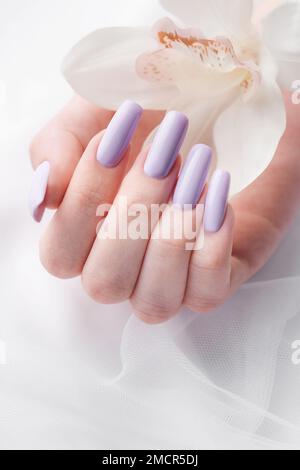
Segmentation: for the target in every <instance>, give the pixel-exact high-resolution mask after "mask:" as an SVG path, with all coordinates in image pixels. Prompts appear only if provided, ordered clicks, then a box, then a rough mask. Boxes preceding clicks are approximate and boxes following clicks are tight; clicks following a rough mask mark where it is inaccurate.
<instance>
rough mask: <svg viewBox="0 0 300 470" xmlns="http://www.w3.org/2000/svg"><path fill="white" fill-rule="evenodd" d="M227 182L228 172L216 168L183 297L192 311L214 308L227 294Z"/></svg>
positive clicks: (229, 228)
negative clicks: (200, 238) (202, 227)
mask: <svg viewBox="0 0 300 470" xmlns="http://www.w3.org/2000/svg"><path fill="white" fill-rule="evenodd" d="M229 185H230V176H229V174H228V173H226V172H221V171H217V172H216V173H215V174H214V176H213V178H212V180H211V183H210V186H209V189H208V193H207V199H206V205H205V215H204V229H205V233H204V239H203V241H202V243H201V244H200V243H199V246H198V247H197V249H195V251H194V253H193V255H192V258H191V262H190V267H189V276H188V283H187V289H186V294H185V300H184V303H185V304H186V305H187V306H188V307H189V308H190V309H191V310H192V311H195V312H208V311H210V310H212V309H215V308H216V307H217V306H219V305H220V304H221V303H222V302H224V301H225V299H226V298H227V296H228V295H229V291H230V274H231V254H232V245H233V229H234V214H233V210H232V208H231V207H230V206H228V207H227V198H228V192H229ZM225 214H226V215H225ZM224 216H225V219H224Z"/></svg>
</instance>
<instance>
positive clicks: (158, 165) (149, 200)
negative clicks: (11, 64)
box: [31, 97, 300, 323]
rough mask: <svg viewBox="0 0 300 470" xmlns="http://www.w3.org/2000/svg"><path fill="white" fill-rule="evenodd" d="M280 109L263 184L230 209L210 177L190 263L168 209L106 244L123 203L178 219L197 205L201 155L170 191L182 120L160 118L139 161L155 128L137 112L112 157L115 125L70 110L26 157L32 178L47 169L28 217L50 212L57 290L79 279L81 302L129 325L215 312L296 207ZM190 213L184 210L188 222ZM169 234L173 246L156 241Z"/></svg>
mask: <svg viewBox="0 0 300 470" xmlns="http://www.w3.org/2000/svg"><path fill="white" fill-rule="evenodd" d="M287 109H288V128H287V132H286V134H285V136H284V138H283V139H282V142H281V144H280V146H279V148H278V151H277V154H276V156H275V158H274V160H273V162H272V163H271V165H270V166H269V168H268V169H267V170H266V171H265V173H264V174H263V175H261V176H260V177H259V178H258V179H257V180H256V181H255V182H254V183H253V184H252V185H251V186H250V187H249V188H247V189H246V190H245V191H243V192H242V193H240V194H239V195H238V196H236V197H235V198H234V199H233V200H232V203H231V206H229V207H228V208H227V193H228V189H229V176H228V174H227V173H225V172H220V171H218V172H217V173H216V174H215V175H214V177H213V179H212V181H211V183H210V185H209V186H208V187H206V189H205V191H203V194H202V201H204V198H205V195H206V209H205V216H204V227H205V236H204V242H203V244H202V245H201V247H200V245H199V237H198V241H197V242H196V248H197V249H194V250H193V251H191V250H190V249H187V246H190V244H189V243H188V242H189V240H187V239H186V237H185V234H182V237H179V238H176V237H175V236H174V227H173V233H172V230H171V231H169V229H170V220H171V219H170V214H171V213H173V209H172V205H169V206H167V207H166V208H165V210H164V212H163V214H162V216H161V218H160V219H159V220H156V222H157V223H156V224H154V223H153V220H150V223H149V224H148V232H147V234H146V236H145V237H144V238H143V239H141V238H140V239H133V238H132V237H131V238H130V237H128V236H127V237H124V239H120V237H116V238H112V237H106V236H104V233H112V232H113V230H114V226H115V225H116V218H115V215H116V214H117V215H118V219H117V220H121V219H120V217H121V218H122V217H123V216H124V217H127V216H128V214H127V213H126V214H125V208H124V206H123V202H122V201H124V199H126V200H127V201H128V203H129V206H132V205H133V204H139V205H142V206H143V207H146V208H147V209H148V210H149V208H150V207H152V206H153V205H155V204H156V205H159V204H162V203H167V202H168V201H169V200H170V199H173V200H174V202H176V203H177V206H178V207H177V208H176V210H175V213H176V214H177V216H178V214H183V213H185V214H187V213H189V211H187V212H185V211H186V208H185V210H184V208H183V207H182V206H183V205H184V204H192V205H193V206H195V204H197V202H198V201H199V198H200V196H201V192H202V190H203V189H204V182H205V177H206V175H207V172H208V166H209V159H210V156H209V150H208V149H207V147H204V146H199V147H197V148H196V149H194V150H193V152H192V154H191V156H190V158H189V159H188V161H187V164H186V166H185V169H184V171H183V172H182V173H181V175H180V177H179V180H178V181H177V178H178V173H179V168H180V163H179V161H178V159H177V160H176V157H177V153H178V149H179V147H180V144H181V143H182V139H183V137H184V133H185V122H184V118H183V116H182V115H179V114H177V113H175V114H174V113H173V114H172V116H171V117H169V118H168V117H167V118H166V120H165V121H164V125H163V126H162V129H161V131H160V132H159V135H158V137H157V138H156V139H155V140H156V142H154V144H153V146H152V148H151V149H146V150H143V151H142V152H141V153H139V152H140V149H141V146H142V144H143V142H144V140H145V138H146V136H147V135H148V134H149V133H150V132H151V130H152V129H153V128H154V127H156V126H157V125H158V124H159V123H160V121H161V119H162V117H163V114H162V113H158V112H145V113H144V115H143V117H142V118H141V121H140V123H139V126H138V129H137V132H136V134H135V136H134V138H133V140H132V143H131V147H130V148H129V149H128V150H127V151H124V149H123V151H122V152H121V153H120V152H117V155H116V149H117V148H118V146H119V147H120V145H119V143H118V142H115V141H114V139H112V138H111V137H110V135H111V132H110V133H109V130H108V131H106V132H105V133H103V132H101V131H102V129H105V128H106V127H108V126H109V122H110V120H111V118H112V116H113V114H112V113H110V112H108V111H99V110H98V109H97V108H94V107H93V106H91V105H89V104H88V103H86V102H85V101H83V100H82V99H80V98H75V99H74V100H73V101H72V103H71V104H70V105H68V106H67V108H66V109H64V110H63V111H62V112H61V113H60V114H59V115H58V117H56V118H55V119H54V120H53V121H52V122H51V123H50V124H49V125H48V126H47V128H46V129H44V130H43V131H42V132H41V133H40V134H39V135H38V136H37V137H36V138H35V140H34V142H33V144H32V148H31V155H32V161H33V165H34V167H35V168H37V167H38V166H39V165H40V164H42V163H43V162H45V161H47V162H49V164H50V173H49V180H48V181H47V182H48V184H47V191H46V193H45V194H43V191H42V194H41V191H40V192H38V193H39V194H38V196H39V198H40V199H39V198H36V194H37V191H36V184H37V181H36V184H35V192H34V194H33V195H32V200H31V204H32V211H33V214H35V215H36V218H39V216H40V215H41V213H42V211H43V208H44V207H49V208H55V209H58V210H57V212H56V214H55V216H54V218H53V219H52V221H51V223H50V225H49V227H48V229H47V231H46V233H45V235H44V237H43V239H42V241H41V249H40V250H41V259H42V262H43V264H44V266H45V267H46V269H47V270H48V271H49V272H50V273H52V274H54V275H55V276H58V277H61V278H70V277H74V276H77V275H82V281H83V286H84V288H85V289H86V291H87V293H88V294H89V295H90V296H91V297H92V298H93V299H94V300H96V301H98V302H100V303H116V302H121V301H123V300H126V299H131V302H132V305H133V307H134V310H135V312H136V313H137V315H138V316H139V317H140V318H142V319H143V320H144V321H146V322H148V323H158V322H161V321H165V320H167V319H168V318H170V317H172V316H173V315H174V314H176V312H177V311H178V310H179V309H180V307H181V305H182V304H185V305H187V306H188V307H189V308H191V309H192V310H193V311H195V312H208V311H210V310H212V309H215V308H216V307H218V306H219V305H221V304H222V303H223V302H224V301H225V300H226V299H227V298H228V297H229V296H230V295H232V294H233V293H234V292H235V291H236V290H237V289H238V288H239V286H240V285H241V284H242V283H243V282H245V281H246V280H247V279H249V277H251V276H252V275H253V274H254V273H255V272H256V271H257V270H258V269H260V268H261V267H262V266H263V265H264V264H265V262H266V261H267V260H268V259H269V257H270V256H271V254H272V253H273V251H274V250H275V249H276V247H277V245H278V243H279V241H280V239H281V238H282V236H283V234H284V231H285V230H286V228H287V227H288V225H289V222H290V221H291V220H292V218H293V215H294V213H295V211H296V209H297V207H298V204H299V199H300V163H299V156H300V155H299V150H298V149H299V148H300V145H299V144H300V137H299V135H300V132H299V130H300V129H299V124H298V122H299V107H298V108H297V107H296V106H294V105H292V104H291V103H290V100H289V97H287ZM114 121H115V124H113V126H114V129H113V134H112V135H115V132H116V127H118V126H121V127H122V126H123V128H124V125H122V122H119V123H118V119H117V120H116V119H115V120H114ZM166 121H167V122H166ZM109 127H111V126H109ZM128 129H130V132H132V130H133V128H132V127H130V126H129V127H128ZM122 138H123V140H124V136H122ZM125 140H126V139H125ZM101 144H102V145H101ZM116 146H117V147H116ZM111 149H112V150H111ZM119 150H120V148H119ZM36 178H38V177H37V176H36ZM42 183H43V181H42ZM44 183H45V181H44ZM44 189H46V188H44ZM174 189H175V195H174ZM41 196H42V197H41ZM43 196H45V197H43ZM41 199H42V200H41ZM103 205H106V206H107V205H109V206H110V207H108V208H109V213H108V216H107V217H106V218H104V217H103V215H104V214H100V213H99V206H101V207H103ZM97 209H98V217H96V213H97ZM127 209H128V206H127ZM127 209H126V210H127ZM176 211H177V212H176ZM196 212H197V211H196V210H194V211H192V210H190V214H192V217H193V218H194V220H195V217H196V216H195V214H196ZM104 219H105V222H104ZM147 220H148V218H147ZM234 220H235V221H234ZM99 222H102V226H100V225H101V224H100V225H99ZM97 227H98V229H99V230H98V231H99V233H98V237H97V236H96V231H97ZM99 227H100V228H99ZM166 232H168V233H169V234H170V236H167V237H165V236H164V235H162V234H165V233H166ZM127 235H128V234H127Z"/></svg>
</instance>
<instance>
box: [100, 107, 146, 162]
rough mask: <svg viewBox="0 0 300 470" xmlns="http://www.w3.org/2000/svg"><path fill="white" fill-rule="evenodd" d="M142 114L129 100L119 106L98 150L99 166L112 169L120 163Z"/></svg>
mask: <svg viewBox="0 0 300 470" xmlns="http://www.w3.org/2000/svg"><path fill="white" fill-rule="evenodd" d="M142 113H143V109H142V108H141V107H140V106H139V105H138V104H136V103H134V102H133V101H130V100H128V101H125V103H123V104H122V105H121V106H120V108H119V109H118V111H117V112H116V113H115V115H114V117H113V118H112V120H111V122H110V124H109V126H108V128H107V129H106V131H105V134H104V136H103V138H102V140H101V142H100V145H99V148H98V152H97V160H98V162H99V163H100V164H101V165H103V166H105V167H107V168H114V167H116V166H117V165H118V164H119V163H120V161H121V160H122V158H123V156H124V153H125V151H126V150H127V148H128V146H129V143H130V141H131V138H132V136H133V133H134V131H135V130H136V128H137V125H138V123H139V120H140V118H141V115H142Z"/></svg>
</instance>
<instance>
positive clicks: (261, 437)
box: [0, 0, 300, 449]
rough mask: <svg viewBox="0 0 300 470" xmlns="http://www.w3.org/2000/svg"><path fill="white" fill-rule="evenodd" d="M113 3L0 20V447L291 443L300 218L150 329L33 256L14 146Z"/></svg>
mask: <svg viewBox="0 0 300 470" xmlns="http://www.w3.org/2000/svg"><path fill="white" fill-rule="evenodd" d="M40 3H43V5H41V4H40ZM124 3H125V2H119V1H111V10H110V9H109V8H108V7H106V9H105V11H103V10H102V12H101V11H99V10H97V8H98V9H99V2H98V0H73V1H72V2H61V1H60V0H53V1H52V2H51V4H50V3H48V2H35V1H27V2H24V5H23V3H20V2H19V1H18V0H11V2H9V3H7V7H6V10H5V12H4V14H3V15H1V18H0V57H1V59H0V60H1V72H0V83H1V87H0V90H2V93H1V95H0V103H1V107H0V126H1V131H2V132H1V136H0V145H1V153H2V156H3V158H2V161H1V175H2V178H1V179H2V182H1V185H0V211H1V244H0V257H1V263H0V285H1V304H0V305H1V306H0V340H2V341H5V343H6V347H7V364H6V365H0V447H1V448H3V449H10V448H13V449H15V448H26V449H29V448H33V449H38V448H50V449H60V448H68V449H118V448H133V449H136V448H146V449H152V448H156V449H169V448H172V449H177V448H186V449H292V448H296V449H300V398H299V397H300V365H299V366H296V365H294V364H293V362H292V353H293V351H292V343H293V342H294V341H295V340H300V289H299V287H300V249H299V238H300V215H299V217H298V219H297V220H296V221H295V224H294V226H293V227H292V229H291V230H290V233H289V234H288V236H287V238H286V239H285V240H284V241H283V243H282V245H281V247H280V249H279V251H278V252H277V253H276V255H275V256H274V257H273V259H272V260H271V262H270V263H269V264H268V265H267V266H266V267H265V268H264V270H263V271H262V272H261V273H259V274H258V275H257V276H256V278H255V279H253V280H252V281H251V282H249V283H248V284H247V285H246V286H244V287H243V288H242V289H241V291H240V292H239V293H238V294H237V295H236V296H235V297H234V298H233V299H232V300H230V301H229V302H228V303H227V304H226V305H224V306H223V307H222V308H220V309H219V310H218V311H217V312H215V313H214V314H212V315H207V316H200V315H199V316H196V315H193V314H192V313H191V312H188V311H183V312H182V313H181V314H180V315H179V316H178V317H176V318H175V319H174V320H173V321H171V322H170V323H168V324H166V325H163V326H158V327H149V326H146V325H144V324H142V323H141V322H139V321H138V320H137V319H135V317H133V316H131V311H130V307H129V305H128V304H124V305H119V306H114V307H103V306H99V305H96V304H94V303H93V302H92V301H90V300H89V299H88V298H87V297H86V296H85V294H84V293H83V292H82V289H81V286H80V282H79V281H78V280H75V281H68V282H63V281H60V280H56V279H53V278H51V277H50V276H49V275H48V274H47V273H45V272H44V271H43V269H42V268H41V266H40V264H39V261H38V256H37V244H38V239H39V237H40V234H41V228H39V227H36V226H35V225H33V223H32V222H31V220H30V218H29V216H28V215H27V212H26V198H27V189H28V182H29V180H30V176H31V170H30V166H29V163H28V161H27V143H28V141H29V140H30V137H31V134H32V132H33V130H34V129H35V128H36V127H37V126H39V125H41V124H42V123H43V121H44V120H46V119H48V117H49V116H51V115H52V114H53V113H54V111H55V110H56V109H57V108H58V107H59V106H60V105H61V103H62V102H63V101H64V100H65V99H66V98H68V96H69V90H68V88H67V87H65V84H64V83H63V81H61V80H60V77H59V76H58V73H57V64H58V63H59V61H60V56H62V55H64V53H65V51H66V50H68V48H69V47H70V45H71V44H72V43H73V42H74V39H76V38H77V37H78V35H81V34H84V33H86V32H88V31H90V30H91V29H93V28H95V27H99V18H101V21H103V23H105V22H106V23H107V24H110V23H111V24H112V21H113V22H116V12H118V21H119V22H120V23H121V24H123V22H124V24H125V23H126V21H129V18H128V17H129V16H131V18H130V20H131V21H133V18H132V11H134V10H133V9H132V10H131V11H130V12H128V11H127V8H125V6H124V7H123V6H122V5H123V4H124ZM132 4H133V2H132ZM67 5H72V7H69V6H67ZM16 6H17V7H18V10H17V11H18V15H17V16H16ZM122 8H123V9H122ZM83 11H84V12H85V14H84V15H83V14H82V12H83ZM97 11H99V13H98V15H96V13H95V12H97ZM151 12H153V10H152V8H151V9H150V8H149V11H148V12H147V21H148V19H149V15H150V14H152V13H151ZM126 14H127V17H126ZM153 14H154V13H153ZM70 15H71V17H72V21H70ZM96 16H97V18H95V17H96ZM45 18H47V22H46V23H45V22H44V19H45ZM140 20H141V19H140V18H136V21H137V23H138V22H140ZM145 21H146V20H145ZM12 24H13V26H14V27H13V28H12V27H8V26H6V27H5V25H10V26H12ZM16 30H17V31H18V35H17V36H16V34H15V31H16ZM29 30H30V31H31V33H32V34H28V31H29ZM53 31H55V36H53V35H52V33H53ZM66 31H67V33H66ZM20 37H22V38H23V40H22V47H21V46H20ZM36 37H39V41H38V43H37V41H36ZM24 51H27V52H26V53H25V54H24ZM2 53H3V54H2ZM37 55H38V56H39V63H37ZM16 57H17V58H18V60H17V61H16V60H15V58H16ZM20 71H22V74H20V73H19V72H20ZM45 225H46V221H45Z"/></svg>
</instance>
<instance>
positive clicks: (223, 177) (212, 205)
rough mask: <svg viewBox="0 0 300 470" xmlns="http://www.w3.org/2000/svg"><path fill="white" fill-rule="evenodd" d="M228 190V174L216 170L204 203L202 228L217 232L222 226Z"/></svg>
mask: <svg viewBox="0 0 300 470" xmlns="http://www.w3.org/2000/svg"><path fill="white" fill-rule="evenodd" d="M229 189H230V174H229V173H228V172H227V171H221V170H217V171H215V173H214V174H213V177H212V179H211V182H210V184H209V189H208V193H207V197H206V203H205V213H204V228H205V230H206V231H207V232H212V233H215V232H218V231H219V230H220V228H221V227H222V225H223V222H224V217H225V213H226V209H227V203H228V195H229Z"/></svg>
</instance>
